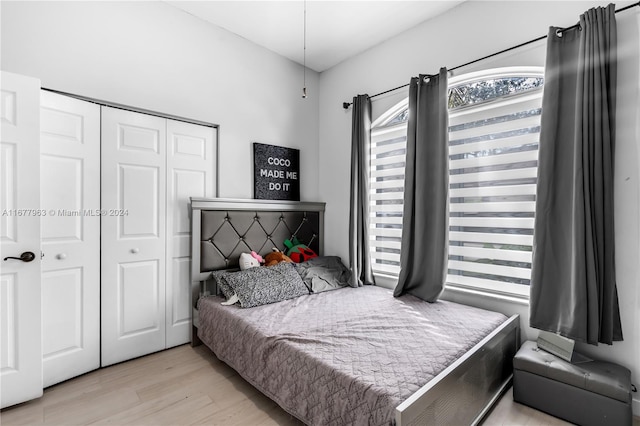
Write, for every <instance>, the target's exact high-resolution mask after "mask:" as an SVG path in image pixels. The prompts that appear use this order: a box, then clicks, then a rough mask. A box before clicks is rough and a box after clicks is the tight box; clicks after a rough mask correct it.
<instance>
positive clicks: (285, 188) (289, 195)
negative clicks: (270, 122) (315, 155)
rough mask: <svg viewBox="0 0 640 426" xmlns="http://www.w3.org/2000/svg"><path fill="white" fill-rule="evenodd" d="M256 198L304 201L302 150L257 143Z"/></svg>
mask: <svg viewBox="0 0 640 426" xmlns="http://www.w3.org/2000/svg"><path fill="white" fill-rule="evenodd" d="M253 198H256V199H259V200H290V201H300V150H299V149H294V148H285V147H282V146H275V145H265V144H262V143H257V142H254V143H253Z"/></svg>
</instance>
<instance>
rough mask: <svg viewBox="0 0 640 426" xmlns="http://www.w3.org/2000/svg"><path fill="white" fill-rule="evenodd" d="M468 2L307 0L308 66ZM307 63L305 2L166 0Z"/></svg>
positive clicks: (322, 66)
mask: <svg viewBox="0 0 640 426" xmlns="http://www.w3.org/2000/svg"><path fill="white" fill-rule="evenodd" d="M463 1H464V0H441V1H436V0H421V1H420V0H413V1H407V0H373V1H371V0H369V1H368V0H355V1H354V0H351V1H323V0H307V2H306V9H307V13H306V16H307V20H306V21H307V30H306V65H307V67H308V68H310V69H312V70H315V71H318V72H321V71H324V70H326V69H329V68H331V67H332V66H334V65H336V64H338V63H340V62H342V61H343V60H345V59H347V58H350V57H352V56H354V55H357V54H358V53H361V52H363V51H365V50H367V49H369V48H370V47H372V46H375V45H377V44H379V43H381V42H383V41H385V40H387V39H389V38H391V37H393V36H395V35H397V34H400V33H401V32H403V31H405V30H407V29H409V28H411V27H414V26H416V25H417V24H419V23H421V22H423V21H426V20H428V19H430V18H433V17H434V16H437V15H439V14H441V13H443V12H445V11H447V10H449V9H451V8H453V7H455V6H457V5H458V4H460V3H462V2H463ZM167 3H169V4H171V5H173V6H175V7H177V8H179V9H182V10H184V11H185V12H187V13H190V14H192V15H194V16H197V17H199V18H201V19H203V20H205V21H208V22H211V23H213V24H215V25H217V26H219V27H222V28H224V29H226V30H228V31H230V32H232V33H235V34H237V35H239V36H241V37H243V38H245V39H247V40H250V41H252V42H254V43H256V44H258V45H261V46H263V47H266V48H267V49H269V50H272V51H273V52H276V53H278V54H279V55H282V56H284V57H286V58H289V59H291V60H292V61H295V62H298V63H299V64H302V63H303V51H304V49H303V46H304V43H303V40H304V5H305V3H304V2H303V1H302V0H289V1H270V0H263V1H255V0H253V1H251V0H241V1H219V0H216V1H180V0H174V1H167Z"/></svg>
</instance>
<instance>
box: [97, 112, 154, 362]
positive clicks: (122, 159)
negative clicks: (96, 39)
mask: <svg viewBox="0 0 640 426" xmlns="http://www.w3.org/2000/svg"><path fill="white" fill-rule="evenodd" d="M165 175H166V120H165V119H162V118H158V117H153V116H150V115H145V114H139V113H134V112H130V111H124V110H119V109H115V108H110V107H102V203H101V208H102V210H104V215H103V216H102V226H101V228H102V231H101V239H102V241H101V248H102V267H101V268H102V273H101V275H102V280H101V284H102V290H101V294H102V333H101V334H102V365H103V366H106V365H110V364H113V363H116V362H120V361H124V360H126V359H130V358H134V357H137V356H141V355H145V354H148V353H151V352H155V351H159V350H162V349H164V348H165V281H166V279H165V267H166V266H165V263H166V262H165V255H166V251H165V244H166V241H165V240H166V238H165V232H166V231H165V230H166V220H165V218H166V215H165V208H166V199H165V197H166V178H165Z"/></svg>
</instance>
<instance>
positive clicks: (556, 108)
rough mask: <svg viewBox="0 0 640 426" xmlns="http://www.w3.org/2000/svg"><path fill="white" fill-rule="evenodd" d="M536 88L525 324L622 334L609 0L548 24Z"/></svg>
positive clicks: (598, 338) (570, 333) (578, 333)
mask: <svg viewBox="0 0 640 426" xmlns="http://www.w3.org/2000/svg"><path fill="white" fill-rule="evenodd" d="M547 40H548V41H547V60H546V69H545V85H544V92H543V101H542V102H543V103H542V117H541V132H540V150H539V164H538V183H537V199H536V216H535V230H534V243H533V244H534V247H533V263H532V271H531V289H530V290H531V299H530V309H531V315H530V325H531V326H532V327H535V328H538V329H541V330H546V331H550V332H555V333H559V334H561V335H564V336H566V337H569V338H571V339H574V340H578V341H584V342H588V343H591V344H597V343H598V342H602V343H608V344H611V343H612V342H613V341H617V340H622V327H621V323H620V312H619V306H618V295H617V289H616V276H615V264H614V223H613V215H614V212H613V166H614V164H613V158H614V156H613V151H614V144H615V104H616V21H615V9H614V5H609V6H608V7H606V8H595V9H590V10H588V11H587V12H586V13H584V14H583V15H581V17H580V24H579V27H577V28H572V29H568V30H566V31H560V29H558V28H554V27H552V28H551V29H550V31H549V35H548V39H547Z"/></svg>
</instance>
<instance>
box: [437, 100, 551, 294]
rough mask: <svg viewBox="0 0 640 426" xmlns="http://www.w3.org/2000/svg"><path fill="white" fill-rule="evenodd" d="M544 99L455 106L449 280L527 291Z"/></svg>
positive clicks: (451, 120)
mask: <svg viewBox="0 0 640 426" xmlns="http://www.w3.org/2000/svg"><path fill="white" fill-rule="evenodd" d="M541 99H542V90H541V89H537V90H534V91H531V92H526V93H525V94H518V95H513V96H507V97H504V98H500V99H497V100H494V101H492V102H488V103H486V104H484V105H482V106H479V107H468V108H462V109H460V110H459V111H452V112H450V115H449V126H450V127H449V161H450V164H449V169H450V194H449V195H450V222H449V273H448V276H447V282H448V283H451V284H455V285H459V286H464V287H480V288H483V289H490V290H494V291H505V292H508V293H517V294H522V295H528V293H529V288H528V285H529V283H530V277H531V256H532V246H533V225H534V214H535V193H536V177H537V166H538V141H539V133H540V113H541Z"/></svg>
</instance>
